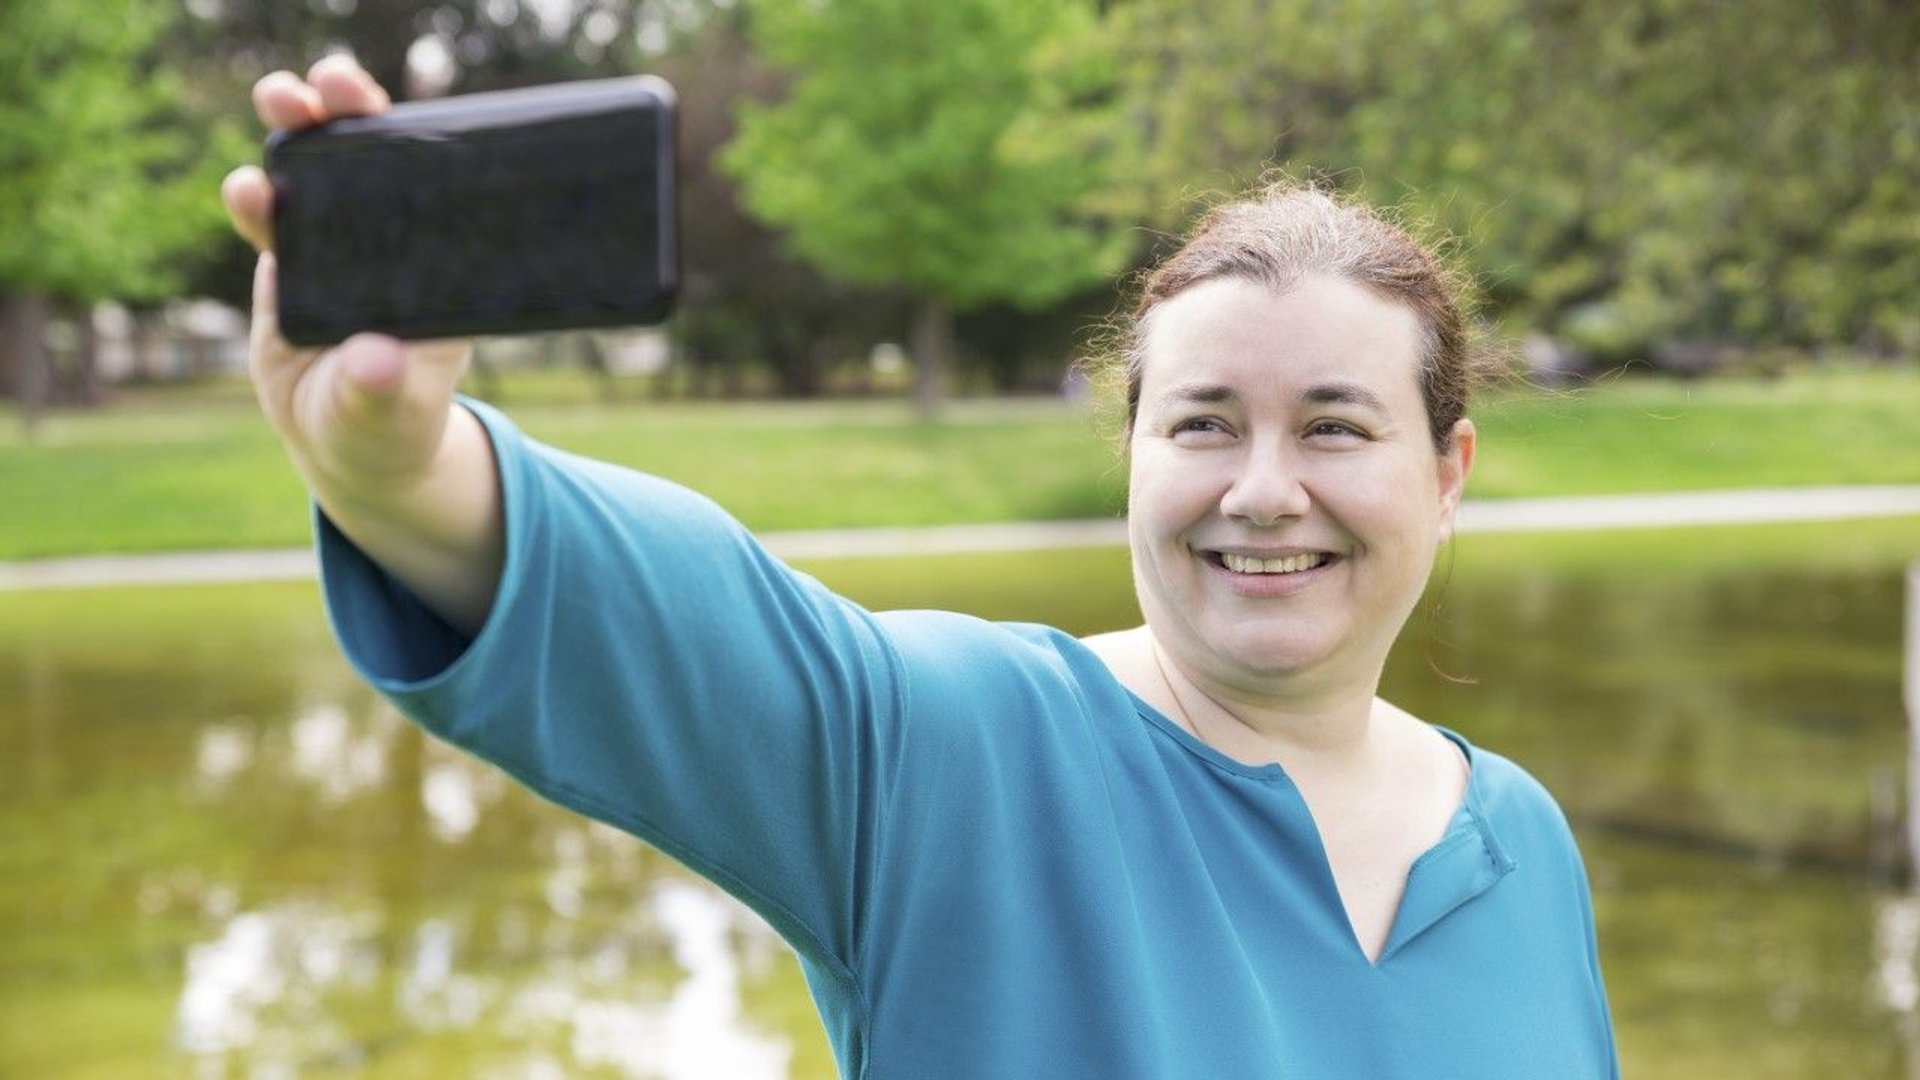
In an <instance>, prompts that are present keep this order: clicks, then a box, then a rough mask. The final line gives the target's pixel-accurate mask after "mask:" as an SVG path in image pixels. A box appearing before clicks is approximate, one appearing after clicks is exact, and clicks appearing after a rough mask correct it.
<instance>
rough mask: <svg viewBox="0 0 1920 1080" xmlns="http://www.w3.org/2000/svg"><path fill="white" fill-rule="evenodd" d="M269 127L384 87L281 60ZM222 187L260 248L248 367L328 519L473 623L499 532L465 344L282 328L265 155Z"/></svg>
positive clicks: (338, 67)
mask: <svg viewBox="0 0 1920 1080" xmlns="http://www.w3.org/2000/svg"><path fill="white" fill-rule="evenodd" d="M253 104H254V108H255V110H256V111H257V112H258V113H259V114H260V119H261V121H262V122H264V123H265V124H266V125H267V126H268V127H272V128H289V129H296V128H303V127H310V126H312V125H314V124H319V123H324V122H325V121H327V120H330V119H332V118H334V117H338V116H363V115H367V114H370V113H378V112H383V111H385V110H386V109H387V108H389V107H390V105H391V99H389V98H388V96H387V93H386V91H384V90H382V89H381V88H380V86H379V84H377V83H375V82H374V81H373V78H372V77H371V76H369V75H368V74H367V73H366V72H365V71H363V70H362V69H361V68H360V66H359V65H358V64H356V63H354V62H353V61H352V60H351V59H349V58H347V57H344V56H330V57H327V58H326V59H324V60H321V61H320V62H319V63H316V64H314V65H313V68H312V70H311V71H309V72H308V73H307V77H306V79H305V80H304V81H303V80H302V79H301V78H300V77H299V76H297V75H294V74H292V73H291V72H286V71H276V72H274V73H273V74H271V75H268V76H267V77H265V78H263V79H261V80H260V81H259V82H258V83H255V84H254V87H253ZM220 193H221V197H222V199H223V200H224V201H225V203H226V205H227V212H228V213H229V214H230V215H231V216H232V218H233V226H234V228H235V230H237V231H238V232H239V233H240V235H241V236H243V237H245V238H246V239H247V241H248V242H249V243H251V244H252V245H253V246H254V247H255V248H256V249H257V250H258V251H259V252H260V262H259V266H258V267H257V268H256V269H255V271H254V285H253V333H252V340H251V342H250V344H249V349H248V355H249V366H250V368H251V369H252V373H253V386H254V392H255V394H256V395H257V396H258V397H259V399H260V407H261V408H262V409H263V410H264V411H265V412H266V414H267V419H268V420H269V421H271V422H272V423H273V426H274V428H275V430H277V431H278V432H279V434H280V441H281V442H282V443H283V444H284V445H285V446H286V448H287V453H288V454H289V455H290V456H291V457H292V458H293V463H294V467H295V468H297V469H298V470H299V471H300V475H301V476H302V478H304V479H305V480H306V483H307V488H308V490H309V491H311V492H312V493H313V496H314V498H315V499H316V500H317V501H318V502H319V504H320V506H321V508H322V509H323V510H325V511H326V513H327V516H328V518H329V519H331V520H332V521H333V523H334V524H335V525H336V526H337V527H338V528H339V529H340V530H341V532H343V533H345V534H346V535H347V536H348V537H349V538H351V539H352V540H353V542H354V543H355V544H357V545H359V547H360V548H361V550H363V551H364V552H365V553H366V554H367V555H368V556H369V557H370V558H372V559H373V560H374V561H375V562H377V563H379V564H380V565H382V566H384V567H385V568H386V569H387V571H388V572H389V573H391V574H393V575H394V576H395V577H397V578H399V579H400V580H401V581H402V582H404V583H405V584H406V585H407V587H408V588H410V589H411V590H413V592H414V594H415V595H417V596H418V597H419V598H420V600H421V601H422V602H424V603H425V604H426V605H427V606H428V607H430V608H432V609H433V610H434V611H435V612H436V613H438V614H439V615H440V616H441V618H443V619H445V620H446V621H447V622H448V623H450V624H451V625H453V626H455V627H459V628H461V629H463V630H466V631H468V632H470V633H471V632H475V631H477V630H478V629H479V628H480V626H481V624H482V623H483V622H484V621H485V619H486V615H487V612H488V610H489V608H490V607H491V605H492V603H493V595H494V592H495V590H496V589H497V587H498V584H499V579H500V571H501V565H502V562H503V557H504V555H503V553H504V550H505V532H504V527H503V525H502V512H501V507H500V494H499V478H498V473H497V470H496V466H495V464H494V460H493V449H492V446H491V444H490V443H489V442H488V440H487V435H486V432H485V431H484V430H483V429H482V428H481V426H480V422H479V420H477V419H476V418H475V417H474V416H473V414H472V413H470V412H468V411H467V410H465V409H463V408H460V407H458V406H457V405H455V404H454V401H453V391H454V387H455V386H456V385H457V384H458V383H459V381H460V375H461V373H462V372H464V371H465V370H466V366H467V362H468V360H469V358H470V357H471V356H472V353H473V350H472V346H471V345H470V344H469V343H468V342H465V341H436V342H401V341H398V340H396V339H394V338H392V337H388V336H386V335H384V334H356V335H354V336H353V337H351V338H348V339H347V340H346V341H343V342H341V343H340V344H339V345H336V346H334V347H333V348H330V349H300V348H295V347H294V346H292V345H290V344H288V342H287V340H286V339H285V338H283V337H281V335H280V326H279V303H278V301H277V300H276V294H275V272H274V271H275V264H274V258H273V187H272V185H271V184H270V183H269V182H268V180H267V176H266V174H265V173H264V172H262V171H261V170H260V169H259V167H257V166H253V165H246V166H242V167H240V168H238V169H235V170H234V171H233V172H232V173H230V174H228V176H227V179H226V182H225V183H223V184H222V185H221V191H220Z"/></svg>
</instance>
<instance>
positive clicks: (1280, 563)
mask: <svg viewBox="0 0 1920 1080" xmlns="http://www.w3.org/2000/svg"><path fill="white" fill-rule="evenodd" d="M1327 559H1328V556H1327V554H1326V553H1325V552H1319V553H1316V554H1312V555H1289V556H1287V557H1286V558H1284V559H1252V558H1248V557H1247V556H1245V555H1232V554H1229V553H1227V552H1224V551H1223V552H1221V553H1220V562H1221V564H1222V565H1223V566H1225V567H1226V568H1227V569H1229V570H1231V571H1233V572H1234V573H1236V574H1297V573H1299V572H1300V571H1302V570H1311V569H1313V568H1314V567H1316V566H1319V565H1320V564H1322V563H1324V562H1326V561H1327Z"/></svg>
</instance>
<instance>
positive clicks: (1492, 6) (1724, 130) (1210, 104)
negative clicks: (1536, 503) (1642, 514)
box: [1100, 0, 1920, 360]
mask: <svg viewBox="0 0 1920 1080" xmlns="http://www.w3.org/2000/svg"><path fill="white" fill-rule="evenodd" d="M1100 47H1101V48H1104V49H1106V50H1108V51H1110V52H1111V53H1112V55H1114V56H1115V58H1116V62H1117V63H1118V64H1119V65H1120V70H1121V72H1122V79H1123V82H1124V84H1125V86H1126V90H1125V92H1124V93H1123V94H1122V99H1123V102H1124V106H1123V108H1122V110H1121V111H1122V114H1123V118H1124V119H1123V122H1124V123H1126V124H1127V125H1129V126H1130V127H1132V128H1133V129H1135V130H1136V131H1138V132H1140V133H1141V134H1142V137H1143V138H1142V143H1141V146H1142V152H1141V156H1140V159H1139V162H1138V164H1137V167H1136V171H1137V173H1138V175H1139V176H1140V178H1141V186H1142V189H1143V191H1144V192H1145V193H1146V194H1147V197H1148V199H1149V202H1148V204H1147V206H1146V207H1145V210H1146V211H1147V212H1148V214H1149V216H1150V217H1151V218H1152V219H1153V220H1155V222H1156V223H1157V224H1162V225H1177V224H1178V223H1179V222H1180V221H1181V220H1182V219H1184V218H1186V217H1187V216H1189V215H1190V214H1192V213H1193V212H1195V211H1196V210H1197V209H1198V207H1199V205H1200V204H1201V203H1203V202H1204V201H1205V200H1204V199H1203V198H1198V197H1195V190H1196V189H1204V188H1207V187H1216V188H1217V187H1221V186H1224V187H1226V188H1228V189H1229V190H1231V189H1234V188H1237V187H1239V186H1241V185H1243V184H1245V183H1246V182H1248V181H1249V180H1251V179H1252V178H1253V177H1254V176H1255V175H1257V174H1258V173H1259V171H1260V170H1261V168H1262V167H1263V166H1264V165H1268V164H1279V165H1282V166H1284V167H1286V168H1287V169H1288V170H1289V171H1290V172H1293V173H1295V174H1296V175H1321V176H1329V177H1331V178H1332V179H1333V181H1334V182H1336V183H1339V184H1341V185H1343V186H1348V187H1351V188H1354V189H1356V190H1358V191H1360V192H1362V193H1363V194H1364V195H1365V196H1366V197H1367V198H1368V199H1370V200H1371V201H1374V202H1376V203H1381V204H1397V205H1401V206H1403V207H1406V208H1407V209H1408V210H1409V211H1410V213H1411V215H1412V216H1414V217H1416V218H1424V219H1430V220H1432V221H1435V222H1437V223H1438V224H1440V225H1442V226H1443V227H1444V228H1445V229H1446V230H1448V231H1450V232H1452V233H1454V234H1456V235H1458V236H1460V237H1462V238H1463V239H1464V240H1465V243H1464V245H1463V248H1462V250H1463V251H1464V252H1465V253H1466V255H1467V257H1468V258H1469V259H1470V260H1471V263H1472V266H1473V268H1474V269H1475V270H1477V271H1478V272H1479V276H1480V277H1481V278H1482V280H1483V281H1484V282H1485V283H1486V284H1487V287H1488V298H1489V299H1490V300H1491V301H1492V310H1493V311H1494V312H1495V313H1497V314H1501V315H1504V316H1506V317H1509V318H1511V319H1513V320H1514V321H1516V322H1520V323H1523V324H1525V325H1528V326H1530V327H1541V328H1544V329H1547V330H1549V331H1552V332H1556V333H1559V334H1562V335H1564V336H1568V337H1572V338H1576V339H1584V341H1585V343H1586V344H1588V345H1590V346H1592V347H1593V348H1595V349H1596V350H1598V351H1600V352H1602V353H1605V354H1610V355H1608V356H1607V357H1606V358H1607V359H1614V360H1622V359H1629V358H1631V357H1634V356H1637V355H1644V354H1645V353H1646V352H1648V351H1649V350H1650V348H1651V349H1653V350H1655V351H1657V348H1658V346H1659V345H1660V344H1661V343H1663V342H1674V341H1699V340H1706V341H1725V342H1736V343H1742V344H1750V345H1771V344H1787V345H1796V346H1815V347H1820V346H1843V347H1849V348H1866V349H1869V350H1872V351H1877V352H1884V353H1902V352H1904V353H1906V354H1909V355H1911V354H1912V353H1914V352H1915V351H1916V350H1920V316H1917V315H1915V314H1914V309H1913V306H1912V304H1911V302H1910V301H1908V300H1905V299H1903V295H1904V294H1906V293H1907V292H1909V291H1910V285H1909V284H1908V283H1910V282H1911V281H1912V280H1913V275H1914V274H1915V273H1920V225H1916V222H1920V12H1917V11H1916V10H1915V9H1914V8H1912V7H1911V6H1910V5H1898V4H1887V3H1884V2H1880V0H1841V2H1836V3H1833V4H1822V5H1807V4H1798V3H1793V2H1791V0H1753V2H1752V3H1746V4H1740V5H1711V4H1678V3H1673V2H1671V0H1620V2H1617V3H1609V4H1583V3H1577V2H1573V0H1459V2H1458V3H1453V4H1447V5H1439V6H1435V5H1427V4H1419V3H1414V2H1412V0H1340V2H1337V3H1336V2H1333V0H1218V2H1216V3H1213V4H1210V5H1209V6H1208V9H1207V16H1206V18H1205V19H1204V20H1202V19H1197V18H1195V17H1194V13H1193V9H1192V8H1191V7H1190V6H1189V5H1186V4H1181V3H1175V2H1172V0H1123V2H1121V3H1118V4H1116V5H1115V7H1114V9H1113V11H1112V12H1111V15H1110V17H1109V18H1108V19H1107V20H1106V21H1105V23H1104V24H1103V25H1102V27H1101V41H1100Z"/></svg>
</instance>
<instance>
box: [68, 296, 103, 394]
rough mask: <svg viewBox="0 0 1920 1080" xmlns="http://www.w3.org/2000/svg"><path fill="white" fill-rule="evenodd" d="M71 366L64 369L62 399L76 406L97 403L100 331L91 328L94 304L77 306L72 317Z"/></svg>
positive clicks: (92, 326)
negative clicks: (65, 375)
mask: <svg viewBox="0 0 1920 1080" xmlns="http://www.w3.org/2000/svg"><path fill="white" fill-rule="evenodd" d="M73 328H74V331H75V334H74V345H73V363H72V365H71V366H70V367H69V368H68V369H67V380H66V383H67V385H66V387H65V392H64V393H62V394H61V395H60V397H61V399H62V400H64V401H67V402H69V403H71V404H75V405H88V406H92V405H98V404H100V331H99V329H98V328H96V327H95V326H94V325H93V305H92V304H81V305H78V308H77V310H75V312H74V315H73Z"/></svg>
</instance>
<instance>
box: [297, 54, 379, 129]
mask: <svg viewBox="0 0 1920 1080" xmlns="http://www.w3.org/2000/svg"><path fill="white" fill-rule="evenodd" d="M307 82H308V84H309V85H311V86H312V87H313V88H314V89H315V90H317V91H318V92H319V94H320V101H321V104H322V106H323V107H324V108H325V109H326V112H327V115H328V116H330V117H331V116H365V115H367V114H369V113H378V112H385V111H386V110H387V108H388V107H389V106H390V105H392V104H393V99H392V98H390V97H389V96H388V95H387V92H386V91H385V90H384V89H382V88H381V86H380V84H379V83H377V82H374V81H373V76H371V75H369V74H367V72H366V69H364V68H362V67H361V66H360V65H359V64H358V63H356V62H355V61H354V59H353V58H352V57H350V56H345V55H339V54H336V55H333V56H323V57H321V58H320V59H319V60H317V61H315V62H314V65H313V67H312V69H311V70H309V71H308V72H307Z"/></svg>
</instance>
